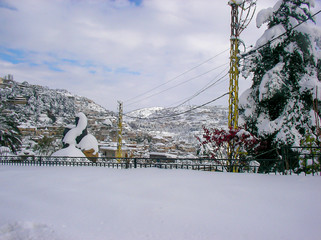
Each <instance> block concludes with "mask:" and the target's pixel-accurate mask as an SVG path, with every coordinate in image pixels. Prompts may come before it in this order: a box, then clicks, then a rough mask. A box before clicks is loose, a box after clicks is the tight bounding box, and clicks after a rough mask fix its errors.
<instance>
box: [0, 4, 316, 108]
mask: <svg viewBox="0 0 321 240" xmlns="http://www.w3.org/2000/svg"><path fill="white" fill-rule="evenodd" d="M320 1H321V0H317V2H316V3H317V4H316V7H315V8H314V9H313V12H316V11H318V10H320V9H321V2H320ZM275 2H276V0H258V1H257V11H259V10H260V9H262V8H267V7H272V6H273V5H274V3H275ZM227 3H228V0H0V23H1V24H0V36H1V37H0V76H1V77H3V76H5V75H7V74H13V75H14V79H15V80H16V81H18V82H23V81H27V82H29V83H31V84H39V85H44V86H48V87H50V88H59V89H67V90H68V91H70V92H72V93H74V94H77V95H81V96H85V97H88V98H90V99H93V100H94V101H96V102H97V103H99V104H100V105H102V106H104V107H105V108H107V109H109V110H114V111H115V110H116V109H117V101H118V100H120V101H123V102H124V111H125V112H128V111H131V110H134V109H139V108H143V107H151V106H163V107H170V106H177V105H179V104H181V103H184V102H186V103H185V104H187V105H201V104H203V103H206V102H209V101H211V100H213V99H215V98H217V97H219V96H221V95H222V94H224V93H226V92H227V91H228V77H227V76H226V74H227V72H228V61H229V60H228V57H229V51H228V50H229V45H230V42H229V37H230V6H228V4H227ZM319 15H321V14H319ZM318 19H320V20H319V21H318V25H319V24H320V22H321V18H320V17H318ZM265 27H266V26H262V27H261V29H257V28H256V26H255V19H254V20H253V21H252V22H251V24H250V25H249V26H248V28H247V29H246V30H245V31H244V32H243V33H242V35H241V38H242V40H243V41H244V42H245V45H246V46H250V45H253V44H255V42H256V40H257V39H258V38H259V37H260V36H261V35H262V33H263V31H264V30H265ZM241 50H243V49H241ZM216 81H218V82H217V83H216V84H214V86H213V87H211V88H209V89H208V90H207V91H204V92H202V93H201V94H199V95H198V96H197V97H195V98H193V99H191V100H189V98H190V97H191V96H193V95H195V94H197V93H198V92H199V91H201V90H202V89H203V88H204V87H206V86H208V85H210V84H211V83H214V82H216ZM250 84H251V83H250V81H249V80H244V79H241V81H240V92H243V91H244V90H245V89H246V88H248V87H249V86H250ZM187 100H189V101H187ZM215 104H221V105H227V104H228V97H227V96H225V97H224V98H222V99H220V100H218V101H216V102H215Z"/></svg>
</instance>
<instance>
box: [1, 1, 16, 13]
mask: <svg viewBox="0 0 321 240" xmlns="http://www.w3.org/2000/svg"><path fill="white" fill-rule="evenodd" d="M0 8H5V9H9V10H12V11H17V10H18V9H17V8H16V7H14V6H13V5H11V4H10V3H8V2H7V1H4V0H0Z"/></svg>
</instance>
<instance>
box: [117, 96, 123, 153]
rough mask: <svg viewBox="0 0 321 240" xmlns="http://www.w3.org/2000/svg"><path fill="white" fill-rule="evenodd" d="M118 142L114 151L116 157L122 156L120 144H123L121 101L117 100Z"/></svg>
mask: <svg viewBox="0 0 321 240" xmlns="http://www.w3.org/2000/svg"><path fill="white" fill-rule="evenodd" d="M118 104H119V105H118V137H117V140H118V143H117V151H116V157H117V158H121V157H123V153H122V144H123V137H122V134H123V103H122V102H120V101H118Z"/></svg>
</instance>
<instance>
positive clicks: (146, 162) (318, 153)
mask: <svg viewBox="0 0 321 240" xmlns="http://www.w3.org/2000/svg"><path fill="white" fill-rule="evenodd" d="M294 150H295V151H293V149H287V150H284V151H283V156H282V158H280V159H255V160H254V159H236V160H227V159H219V160H218V159H209V158H176V159H173V158H108V157H97V158H79V157H78V158H76V157H47V156H0V165H20V166H94V167H108V168H119V169H129V168H162V169H190V170H201V171H217V172H239V173H242V172H248V173H267V174H269V173H274V174H300V173H304V174H312V175H320V176H321V174H320V173H321V167H320V158H321V149H320V148H313V149H312V148H309V149H308V148H300V149H294Z"/></svg>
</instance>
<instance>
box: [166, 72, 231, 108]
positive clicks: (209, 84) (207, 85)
mask: <svg viewBox="0 0 321 240" xmlns="http://www.w3.org/2000/svg"><path fill="white" fill-rule="evenodd" d="M227 69H228V68H227ZM227 69H226V68H225V69H224V70H223V71H222V72H220V73H219V74H218V75H217V76H216V77H215V78H214V79H212V80H211V81H210V82H209V83H207V84H206V85H205V86H204V87H203V88H202V89H200V90H199V91H198V92H196V93H194V94H193V95H192V96H191V97H188V98H186V99H185V100H183V102H182V103H179V105H177V106H175V107H173V108H178V107H180V106H182V105H184V104H185V103H187V102H189V101H190V100H192V99H193V98H195V97H197V96H199V95H200V94H201V93H203V92H205V91H207V90H208V89H210V88H211V87H213V86H215V85H216V84H218V83H220V82H221V81H222V80H226V79H225V77H226V76H227V75H228V74H229V72H227V73H226V74H225V75H223V76H222V77H220V78H219V79H217V78H218V77H219V76H220V75H221V74H222V73H223V72H225V71H226V70H227ZM216 79H217V80H216ZM215 80H216V81H215ZM213 81H215V82H213ZM179 102H181V101H179ZM176 104H177V102H176V103H174V104H172V105H171V107H172V106H173V105H176Z"/></svg>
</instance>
